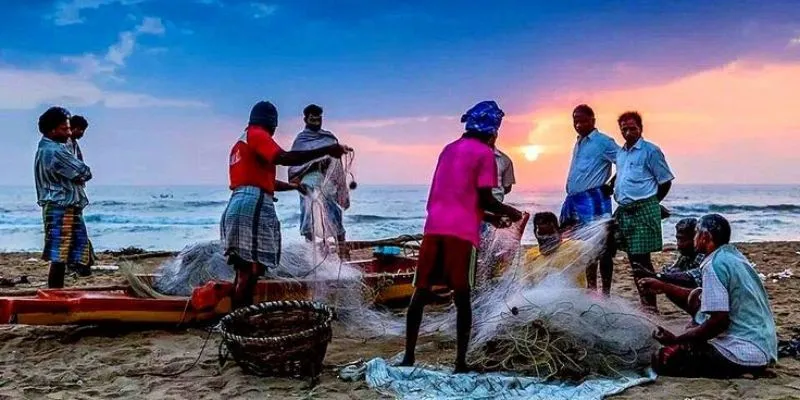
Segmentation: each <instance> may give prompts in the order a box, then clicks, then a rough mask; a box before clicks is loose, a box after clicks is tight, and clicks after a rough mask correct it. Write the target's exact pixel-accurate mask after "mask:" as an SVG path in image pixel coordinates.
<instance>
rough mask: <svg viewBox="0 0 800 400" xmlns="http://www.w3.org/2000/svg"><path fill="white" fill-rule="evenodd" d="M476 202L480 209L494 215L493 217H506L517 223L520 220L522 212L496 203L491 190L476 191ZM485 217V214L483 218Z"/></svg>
mask: <svg viewBox="0 0 800 400" xmlns="http://www.w3.org/2000/svg"><path fill="white" fill-rule="evenodd" d="M478 202H479V203H480V206H481V208H482V209H484V210H486V211H487V212H489V213H491V214H494V215H495V216H506V217H508V218H510V219H511V221H512V222H517V221H519V220H520V219H522V212H520V211H519V210H517V209H516V208H514V207H511V206H509V205H506V204H503V203H501V202H499V201H497V198H495V197H494V195H492V189H491V188H479V189H478ZM485 215H486V214H484V218H485Z"/></svg>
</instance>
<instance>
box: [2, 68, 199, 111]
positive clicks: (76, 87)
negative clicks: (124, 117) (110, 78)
mask: <svg viewBox="0 0 800 400" xmlns="http://www.w3.org/2000/svg"><path fill="white" fill-rule="evenodd" d="M0 87H3V88H4V89H5V90H3V91H2V92H0V109H3V110H29V109H35V108H38V107H40V106H42V105H48V104H63V105H65V106H67V107H86V106H91V105H98V104H100V105H104V106H105V107H108V108H140V107H207V104H205V103H202V102H198V101H193V100H181V99H162V98H158V97H154V96H150V95H146V94H139V93H129V92H122V91H106V90H103V89H102V88H100V87H99V86H97V85H96V84H94V83H93V82H91V81H90V80H89V79H87V78H85V77H82V76H80V75H77V74H60V73H56V72H52V71H46V70H23V69H17V68H0Z"/></svg>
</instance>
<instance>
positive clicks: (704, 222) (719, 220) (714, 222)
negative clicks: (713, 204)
mask: <svg viewBox="0 0 800 400" xmlns="http://www.w3.org/2000/svg"><path fill="white" fill-rule="evenodd" d="M697 229H698V230H700V231H701V232H708V233H710V234H711V240H712V241H713V242H714V244H715V245H717V246H722V245H724V244H728V243H730V242H731V224H730V223H729V222H728V220H727V219H725V217H723V216H722V215H719V214H708V215H704V216H703V217H702V218H700V221H699V222H698V223H697Z"/></svg>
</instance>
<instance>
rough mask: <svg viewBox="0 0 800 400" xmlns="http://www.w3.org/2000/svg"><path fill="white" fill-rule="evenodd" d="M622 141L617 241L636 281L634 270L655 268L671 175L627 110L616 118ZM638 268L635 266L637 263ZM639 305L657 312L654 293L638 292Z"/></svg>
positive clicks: (616, 193) (637, 275)
mask: <svg viewBox="0 0 800 400" xmlns="http://www.w3.org/2000/svg"><path fill="white" fill-rule="evenodd" d="M617 122H618V123H619V128H620V131H622V137H623V138H624V139H625V144H624V145H623V146H622V147H621V148H620V149H619V151H618V152H617V162H616V165H617V177H616V182H615V186H614V199H615V200H616V201H617V204H619V208H617V211H616V222H617V227H618V230H617V244H618V245H619V247H620V249H622V251H624V252H626V253H627V254H628V260H629V261H630V263H631V267H633V272H634V275H633V277H634V280H635V281H636V282H638V281H639V279H641V278H643V277H644V276H643V275H642V274H640V273H637V271H640V270H642V269H644V270H646V271H651V272H653V271H654V268H653V262H652V260H651V259H650V253H653V252H656V251H661V249H662V247H663V243H662V237H661V206H660V203H661V200H664V197H666V196H667V193H669V189H670V188H671V187H672V180H673V179H675V176H674V175H672V171H670V169H669V166H668V165H667V160H666V159H665V158H664V153H663V152H661V149H660V148H658V146H656V145H654V144H652V143H650V142H648V141H646V140H644V139H643V138H642V131H643V128H644V125H643V124H642V116H641V115H639V113H637V112H626V113H624V114H622V115H621V116H620V117H619V119H618V120H617ZM637 264H638V266H637V267H634V266H635V265H637ZM639 296H640V299H641V301H642V305H643V306H644V307H645V308H646V309H648V310H649V311H650V312H653V313H658V306H657V303H656V296H655V295H652V294H645V293H641V292H640V293H639Z"/></svg>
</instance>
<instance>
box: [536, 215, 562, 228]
mask: <svg viewBox="0 0 800 400" xmlns="http://www.w3.org/2000/svg"><path fill="white" fill-rule="evenodd" d="M543 224H553V225H555V227H556V228H558V217H556V215H555V214H553V213H551V212H550V211H547V212H540V213H536V214H534V215H533V226H534V228H536V225H543Z"/></svg>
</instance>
